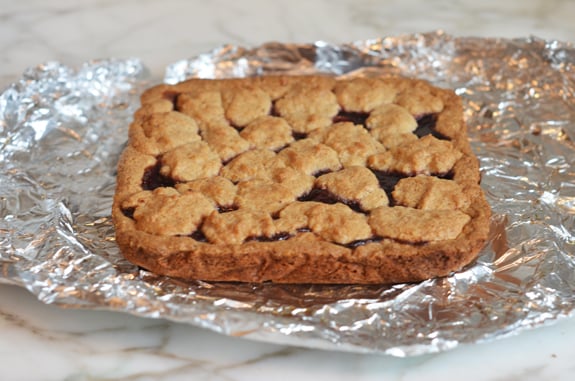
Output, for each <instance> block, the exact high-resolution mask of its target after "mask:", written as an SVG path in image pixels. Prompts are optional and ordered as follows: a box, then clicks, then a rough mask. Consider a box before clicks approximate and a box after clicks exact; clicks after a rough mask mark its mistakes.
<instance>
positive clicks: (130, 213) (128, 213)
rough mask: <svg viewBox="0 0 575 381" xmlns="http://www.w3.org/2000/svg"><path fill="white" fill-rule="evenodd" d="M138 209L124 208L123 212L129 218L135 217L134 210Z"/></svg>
mask: <svg viewBox="0 0 575 381" xmlns="http://www.w3.org/2000/svg"><path fill="white" fill-rule="evenodd" d="M135 211H136V208H123V209H122V213H124V216H126V217H128V218H132V219H133V218H134V212H135Z"/></svg>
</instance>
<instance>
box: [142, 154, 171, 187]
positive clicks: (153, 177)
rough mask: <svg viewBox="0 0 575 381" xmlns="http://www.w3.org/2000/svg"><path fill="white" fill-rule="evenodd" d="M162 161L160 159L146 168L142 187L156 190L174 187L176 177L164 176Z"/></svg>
mask: <svg viewBox="0 0 575 381" xmlns="http://www.w3.org/2000/svg"><path fill="white" fill-rule="evenodd" d="M161 167H162V163H161V161H160V160H158V161H157V162H156V164H155V165H153V166H151V167H148V168H146V170H145V171H144V176H142V189H143V190H154V189H156V188H161V187H173V186H174V185H175V184H176V182H175V181H174V179H172V178H170V177H168V176H164V175H162V174H161V173H160V168H161Z"/></svg>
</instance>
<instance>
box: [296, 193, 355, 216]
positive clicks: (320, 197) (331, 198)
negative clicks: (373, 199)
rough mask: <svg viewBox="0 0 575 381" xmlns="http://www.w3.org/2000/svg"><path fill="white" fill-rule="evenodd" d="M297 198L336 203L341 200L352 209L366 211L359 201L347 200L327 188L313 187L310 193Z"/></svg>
mask: <svg viewBox="0 0 575 381" xmlns="http://www.w3.org/2000/svg"><path fill="white" fill-rule="evenodd" d="M297 200H298V201H315V202H321V203H324V204H336V203H338V202H340V203H342V204H345V205H347V206H349V207H350V208H351V209H352V210H355V211H356V212H359V213H365V211H364V210H363V209H361V205H360V204H359V202H357V201H353V200H346V199H344V198H341V197H339V196H337V195H335V194H333V193H331V192H330V191H328V190H327V189H321V188H313V189H312V190H311V191H310V192H309V193H307V194H305V195H303V196H300V197H298V199H297Z"/></svg>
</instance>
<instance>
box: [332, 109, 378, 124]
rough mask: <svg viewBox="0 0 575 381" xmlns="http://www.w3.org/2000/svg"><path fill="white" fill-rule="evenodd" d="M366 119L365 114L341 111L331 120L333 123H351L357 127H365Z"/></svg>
mask: <svg viewBox="0 0 575 381" xmlns="http://www.w3.org/2000/svg"><path fill="white" fill-rule="evenodd" d="M367 118H369V113H367V112H349V111H343V110H342V111H340V112H339V113H338V114H337V115H336V116H335V117H334V118H333V122H334V123H340V122H352V123H353V124H357V125H359V126H365V121H366V120H367Z"/></svg>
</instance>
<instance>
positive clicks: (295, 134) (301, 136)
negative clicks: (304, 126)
mask: <svg viewBox="0 0 575 381" xmlns="http://www.w3.org/2000/svg"><path fill="white" fill-rule="evenodd" d="M292 136H293V138H294V140H302V139H305V138H307V134H306V133H305V132H295V131H294V132H292Z"/></svg>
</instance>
